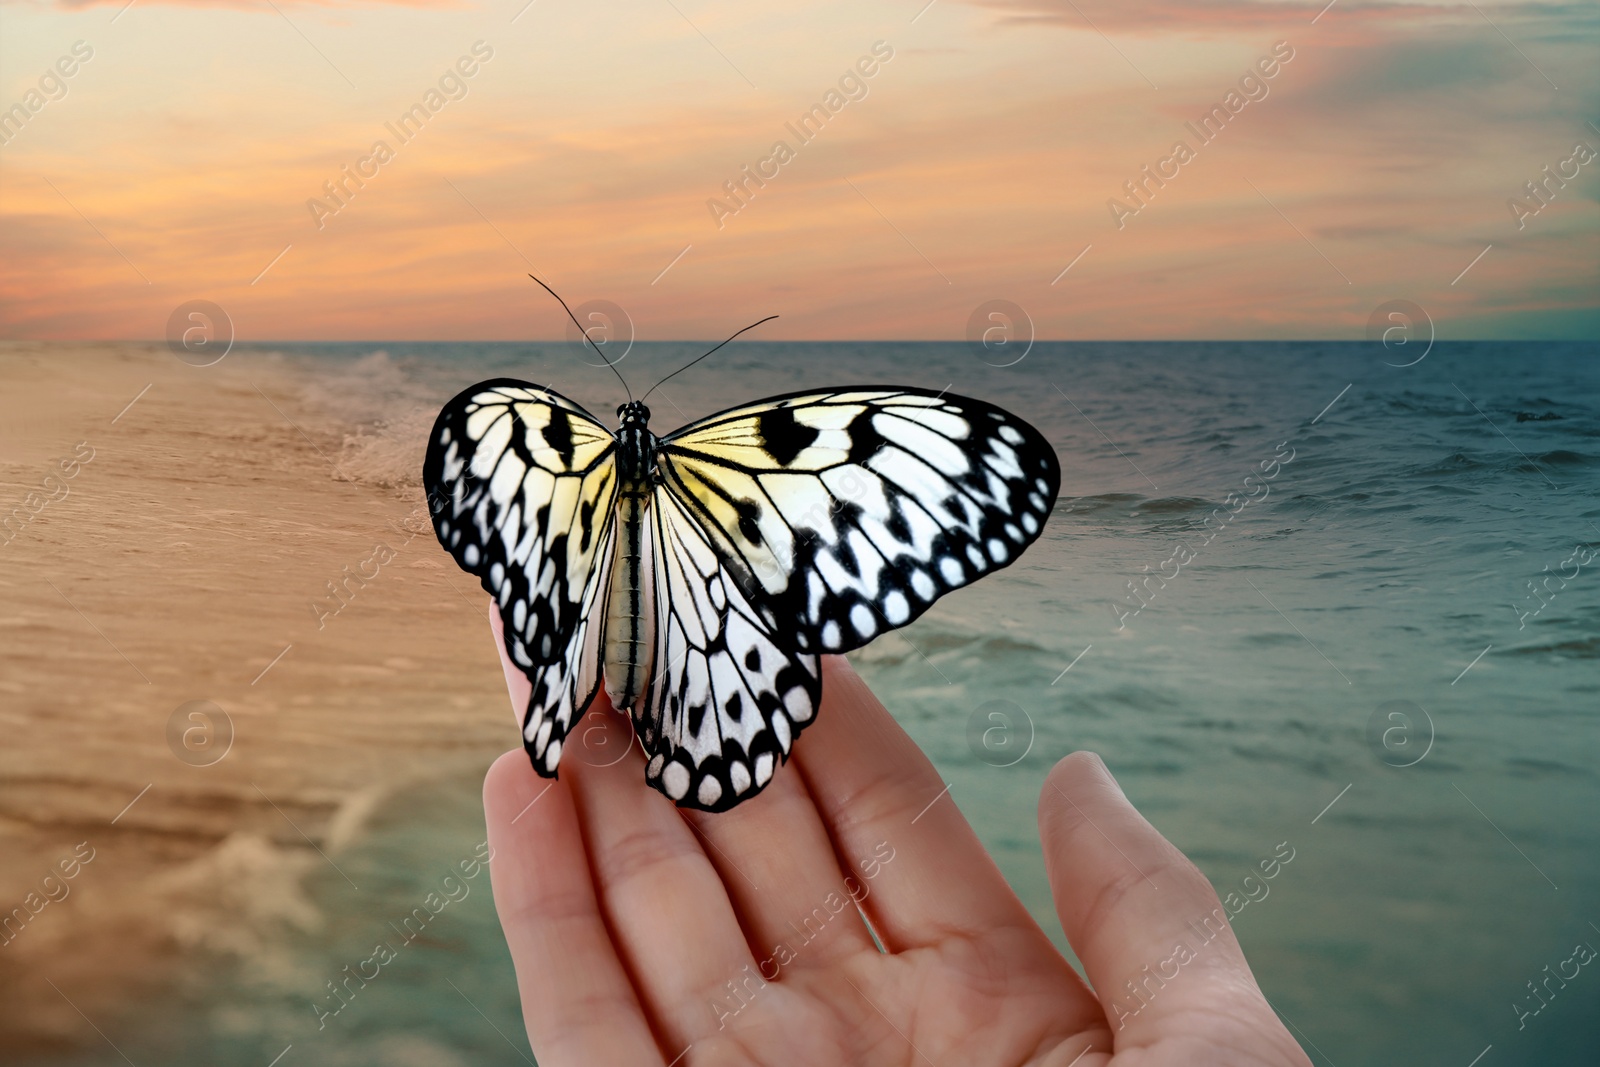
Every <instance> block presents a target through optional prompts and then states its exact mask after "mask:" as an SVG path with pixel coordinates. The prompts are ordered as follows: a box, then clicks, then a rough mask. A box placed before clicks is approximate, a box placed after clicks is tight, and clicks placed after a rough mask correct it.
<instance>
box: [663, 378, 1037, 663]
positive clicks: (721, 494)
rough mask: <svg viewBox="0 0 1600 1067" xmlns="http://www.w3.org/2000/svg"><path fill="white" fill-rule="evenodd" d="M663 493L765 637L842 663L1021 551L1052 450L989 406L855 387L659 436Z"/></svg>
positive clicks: (768, 403) (743, 410) (768, 404)
mask: <svg viewBox="0 0 1600 1067" xmlns="http://www.w3.org/2000/svg"><path fill="white" fill-rule="evenodd" d="M656 459H657V465H658V469H659V470H660V472H661V477H662V480H663V484H664V487H665V488H666V490H667V491H668V492H669V493H670V494H671V495H672V496H673V497H674V498H675V499H677V500H679V501H681V502H682V504H683V505H684V508H685V510H686V511H687V512H688V513H689V514H691V515H692V516H693V517H694V519H695V520H696V521H697V522H698V524H699V525H700V526H701V527H702V528H703V529H704V531H705V534H706V537H707V539H708V540H709V542H710V543H711V545H712V546H713V547H714V548H715V549H716V550H717V553H718V554H719V555H720V556H721V557H722V560H723V563H724V565H725V567H726V569H727V571H728V572H729V573H730V574H731V575H732V577H733V578H734V581H735V582H736V583H737V585H738V586H739V587H740V589H741V590H742V591H743V592H744V594H745V598H746V600H747V602H748V603H749V604H751V605H753V606H754V608H755V610H756V612H757V614H758V615H759V616H760V618H761V619H762V621H763V622H764V624H765V625H766V626H767V627H768V629H769V631H770V632H776V633H782V634H784V635H785V641H784V644H785V646H786V647H790V648H792V649H794V650H795V651H796V652H801V653H811V654H815V653H819V652H846V651H849V650H850V649H853V648H859V647H860V646H862V645H864V644H866V643H867V642H868V641H870V640H872V639H873V638H874V637H876V636H877V635H878V634H881V633H883V632H885V631H887V630H892V629H895V628H896V627H900V626H904V625H905V624H906V623H908V622H911V621H912V620H913V619H915V618H917V617H918V616H919V615H921V614H922V613H923V612H925V611H926V610H927V609H928V608H929V607H930V606H931V605H932V604H933V602H934V601H935V600H937V599H938V598H939V597H941V596H943V595H944V594H946V593H948V592H950V591H951V590H953V589H958V588H960V587H962V586H964V585H967V584H969V583H971V582H973V581H975V580H977V579H978V578H979V577H981V576H982V575H984V574H987V573H989V572H990V571H993V570H997V569H999V568H1001V567H1004V566H1006V565H1008V564H1010V563H1012V562H1013V561H1015V560H1016V558H1017V557H1018V556H1019V555H1020V554H1021V553H1022V550H1023V549H1024V548H1026V547H1027V546H1028V545H1029V544H1031V543H1032V542H1033V541H1034V540H1035V539H1036V538H1037V537H1038V536H1039V534H1040V532H1041V531H1042V530H1043V529H1044V524H1045V520H1046V519H1047V518H1048V517H1049V515H1050V509H1051V508H1052V507H1053V506H1054V504H1055V499H1056V493H1057V491H1058V490H1059V488H1060V484H1061V467H1060V464H1059V462H1058V461H1057V460H1056V454H1055V449H1054V448H1053V447H1051V445H1050V443H1049V442H1048V441H1046V440H1045V439H1044V437H1043V436H1042V435H1041V434H1040V433H1039V432H1038V431H1037V430H1035V429H1034V428H1033V427H1032V426H1030V425H1028V424H1027V423H1026V422H1023V421H1022V420H1021V419H1019V418H1017V417H1016V416H1014V415H1012V414H1010V413H1009V412H1006V411H1004V410H1002V409H1000V408H998V407H995V406H994V405H992V404H988V403H985V402H984V401H981V400H973V399H969V398H966V397H959V396H950V395H947V394H935V393H932V392H929V391H926V390H921V389H911V388H898V387H884V386H859V387H852V388H849V389H842V390H834V391H829V392H811V393H796V394H792V395H788V396H781V397H774V398H772V399H770V400H765V401H761V402H759V403H756V404H751V405H747V406H744V407H739V408H733V409H730V410H728V411H725V412H722V413H720V414H717V415H713V416H711V417H709V418H707V419H704V420H702V421H700V422H697V423H694V424H692V425H690V426H687V427H685V428H684V429H682V430H679V431H678V432H676V433H674V434H672V435H671V436H669V437H667V438H665V439H663V440H662V442H661V445H660V447H659V448H658V450H657V454H656Z"/></svg>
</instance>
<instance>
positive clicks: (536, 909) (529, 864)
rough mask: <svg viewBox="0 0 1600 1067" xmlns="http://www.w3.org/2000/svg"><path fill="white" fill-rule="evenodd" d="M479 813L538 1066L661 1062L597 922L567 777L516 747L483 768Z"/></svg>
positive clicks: (595, 902) (600, 922)
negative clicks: (547, 773)
mask: <svg viewBox="0 0 1600 1067" xmlns="http://www.w3.org/2000/svg"><path fill="white" fill-rule="evenodd" d="M483 810H484V816H485V818H486V820H487V823H488V828H489V847H490V849H491V852H490V855H491V857H492V861H491V862H490V864H489V876H490V880H491V884H492V885H493V887H494V903H495V910H496V911H497V912H498V913H499V915H500V925H501V926H502V927H503V928H504V929H505V935H506V944H507V946H508V947H509V948H510V949H511V959H512V962H513V963H515V964H516V968H517V987H518V990H519V992H520V993H521V996H522V1014H523V1019H524V1020H525V1022H526V1024H527V1027H528V1040H529V1042H530V1043H531V1044H532V1046H533V1051H534V1055H535V1056H537V1057H538V1059H539V1063H540V1064H541V1065H544V1067H560V1065H563V1064H574V1065H580V1064H592V1063H643V1064H650V1063H654V1064H660V1063H662V1062H663V1058H662V1057H661V1055H660V1053H659V1051H658V1049H657V1046H656V1042H655V1037H654V1035H653V1034H652V1033H651V1032H650V1024H649V1023H648V1022H647V1021H646V1019H645V1015H644V1011H643V1009H642V1007H641V1006H640V1003H639V999H638V997H637V996H636V995H635V993H634V990H633V986H632V985H631V984H630V982H629V981H628V975H627V972H626V970H625V969H624V968H623V966H622V961H621V960H619V959H618V958H617V953H616V949H615V948H614V947H613V946H612V943H611V937H610V934H609V933H607V931H606V927H605V921H604V920H603V919H602V918H601V914H600V905H599V902H598V900H597V899H596V897H595V892H594V886H593V884H592V883H591V882H590V880H589V865H588V862H587V861H586V860H585V858H584V852H583V838H582V835H581V834H580V833H579V831H578V820H577V814H576V812H575V811H574V810H573V806H572V794H571V791H570V790H569V789H568V788H567V787H566V783H564V782H552V781H547V780H545V779H542V778H540V777H539V776H538V775H537V774H535V773H534V770H533V767H532V765H531V764H530V763H529V762H528V756H527V753H525V752H523V751H522V750H521V749H516V750H514V751H511V752H507V753H506V754H505V755H503V756H501V757H500V758H499V759H497V760H496V761H495V763H494V766H492V767H490V768H489V774H488V777H486V778H485V779H484V783H483Z"/></svg>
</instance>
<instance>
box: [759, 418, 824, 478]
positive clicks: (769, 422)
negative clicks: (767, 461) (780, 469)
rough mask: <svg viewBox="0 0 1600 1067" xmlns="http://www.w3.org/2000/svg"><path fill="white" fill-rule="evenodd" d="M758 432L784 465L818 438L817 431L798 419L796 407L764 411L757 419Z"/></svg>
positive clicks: (773, 455)
mask: <svg viewBox="0 0 1600 1067" xmlns="http://www.w3.org/2000/svg"><path fill="white" fill-rule="evenodd" d="M756 432H757V433H758V434H760V435H761V444H762V446H763V447H764V448H766V450H767V451H768V452H770V453H772V458H773V459H775V460H777V461H778V463H779V464H780V465H781V466H784V467H787V466H788V465H789V464H791V463H793V462H794V461H795V457H797V456H798V455H800V453H801V452H804V451H805V450H806V449H807V448H810V447H811V445H812V443H813V442H814V441H816V439H817V431H816V430H815V429H813V428H812V427H810V426H806V425H804V424H803V423H800V422H798V421H796V420H795V417H794V409H793V408H788V407H781V408H773V409H772V410H770V411H765V412H762V413H761V415H760V416H759V417H758V418H757V419H756Z"/></svg>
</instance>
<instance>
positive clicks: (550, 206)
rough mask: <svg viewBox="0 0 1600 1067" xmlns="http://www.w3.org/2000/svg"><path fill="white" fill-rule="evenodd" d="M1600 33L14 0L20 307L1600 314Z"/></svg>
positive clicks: (121, 317)
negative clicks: (588, 306)
mask: <svg viewBox="0 0 1600 1067" xmlns="http://www.w3.org/2000/svg"><path fill="white" fill-rule="evenodd" d="M925 5H926V6H925ZM788 6H789V5H785V7H788ZM1597 44H1600V8H1597V7H1596V5H1595V4H1593V3H1592V2H1572V3H1565V2H1555V3H1487V2H1486V3H1472V2H1469V3H1465V4H1457V3H1382V2H1359V0H1335V2H1334V3H1333V4H1331V5H1329V4H1327V0H1314V2H1312V3H1300V2H1296V0H1282V2H1278V0H1218V2H1210V0H1122V2H1114V0H933V2H932V3H931V4H929V3H927V2H926V0H893V2H865V3H863V2H849V3H847V2H831V3H830V2H823V3H819V4H814V5H810V6H809V7H808V8H807V9H806V10H805V12H804V13H803V14H797V13H796V12H794V11H792V10H779V8H778V5H751V4H748V3H733V2H731V0H618V2H616V3H611V4H606V5H588V4H579V3H575V2H573V0H532V2H529V0H494V2H479V0H437V2H436V0H407V2H397V3H384V2H368V3H330V2H316V0H309V2H306V0H301V2H295V0H185V2H158V0H133V2H132V3H131V4H130V3H128V0H109V2H99V0H66V2H62V0H54V2H46V0H27V2H22V3H6V2H0V109H7V110H5V111H3V112H0V339H157V338H161V337H163V336H165V335H166V333H167V330H168V324H169V320H171V319H172V318H173V315H174V311H175V309H180V308H184V307H186V306H188V302H190V301H194V300H207V301H211V302H213V303H215V304H216V305H218V306H220V307H221V308H222V309H224V311H225V312H226V314H227V316H228V318H229V320H230V321H231V324H232V329H233V331H234V334H235V336H236V338H237V339H239V340H242V341H278V340H295V339H306V340H311V339H344V340H380V339H395V340H399V339H459V340H479V339H481V340H518V339H532V338H550V337H557V336H560V335H561V333H562V330H563V326H564V321H565V320H564V317H563V316H562V313H561V311H560V308H559V307H556V306H555V305H554V304H553V303H552V302H551V301H550V300H549V298H548V297H546V296H545V295H544V294H543V292H542V291H540V290H539V289H538V288H537V287H536V286H534V284H533V283H532V282H531V281H529V280H528V278H527V275H528V273H530V272H532V273H536V274H538V275H539V276H540V277H541V278H543V279H545V280H546V281H547V282H549V283H550V284H551V285H552V286H554V287H555V288H556V289H557V290H558V291H559V292H561V293H562V295H563V296H565V297H566V298H567V301H568V303H570V304H573V305H578V304H581V303H585V302H588V301H593V300H608V301H611V302H612V303H614V304H616V305H617V306H619V307H621V308H623V309H624V310H625V311H626V314H627V317H628V319H629V320H630V321H631V323H632V328H633V330H634V332H635V335H636V336H637V337H638V338H639V339H641V340H654V339H681V338H718V337H721V336H725V335H726V334H727V333H730V332H731V331H732V330H733V329H736V328H737V327H738V326H741V325H744V324H745V323H747V322H751V321H754V320H755V319H757V318H760V317H762V316H764V315H769V314H777V315H780V316H781V317H780V318H779V320H778V321H776V322H773V323H770V324H768V325H767V326H764V327H762V336H763V337H766V338H768V339H857V338H859V339H895V338H899V339H928V340H959V339H961V338H963V337H964V336H966V335H967V331H968V329H969V322H970V321H971V320H972V318H973V316H974V314H975V313H980V319H981V318H982V314H983V313H981V312H980V309H981V307H982V306H983V305H985V304H986V302H988V301H991V300H1005V301H1009V302H1010V303H1011V304H1013V305H1015V306H1016V307H1018V308H1021V309H1022V312H1023V313H1024V315H1025V316H1026V319H1027V321H1028V323H1029V324H1030V326H1029V327H1027V328H1031V330H1032V331H1033V333H1034V334H1035V335H1036V336H1037V337H1040V338H1044V339H1075V338H1094V339H1106V338H1129V339H1136V338H1137V339H1144V338H1149V339H1186V338H1193V339H1199V338H1246V339H1279V338H1335V339H1350V340H1357V339H1361V338H1363V337H1365V336H1367V330H1368V326H1369V322H1370V321H1371V320H1372V319H1373V316H1374V315H1380V317H1381V315H1382V314H1383V312H1382V310H1381V309H1382V308H1384V307H1386V306H1388V305H1389V304H1390V302H1392V301H1397V300H1403V301H1410V302H1411V303H1412V304H1414V305H1415V306H1417V307H1420V308H1421V309H1423V311H1424V312H1425V314H1426V316H1427V318H1428V319H1429V320H1431V322H1432V324H1433V326H1434V328H1435V329H1436V331H1437V334H1438V336H1439V337H1441V338H1446V339H1448V338H1474V337H1503V338H1550V337H1574V338H1595V337H1600V297H1597V293H1600V210H1597V199H1600V180H1597V179H1596V174H1597V173H1600V156H1597V155H1596V153H1600V128H1597V126H1596V125H1595V123H1596V122H1600V106H1597V105H1600V64H1597V63H1596V62H1595V58H1596V54H1597V50H1596V46H1597ZM68 70H70V71H71V74H70V75H68V74H65V73H63V72H64V71H68ZM467 71H470V72H471V73H470V75H469V74H467V73H465V72H467ZM868 71H870V73H866V72H868ZM1230 93H1231V94H1233V95H1231V96H1230V95H1229V94H1230ZM430 94H431V95H430ZM414 107H415V111H412V110H411V109H413V108H414ZM813 109H815V110H813ZM1213 109H1215V110H1213ZM408 113H410V114H412V115H413V118H412V125H411V126H402V125H401V124H400V120H401V118H402V116H405V115H407V114H408ZM806 115H810V116H811V120H810V125H805V126H802V125H801V123H800V120H801V118H802V116H806ZM1208 115H1210V116H1212V119H1211V123H1210V125H1209V126H1203V125H1202V119H1203V118H1204V117H1206V116H1208ZM418 127H420V128H418ZM380 142H381V147H380ZM780 142H781V144H782V148H781V149H780V148H779V147H778V146H779V144H780ZM1180 143H1181V144H1182V146H1183V147H1182V149H1180V148H1179V145H1180ZM1146 168H1148V170H1147V169H1146ZM1546 168H1549V169H1548V170H1546ZM752 175H753V176H752ZM763 175H765V176H764V177H763ZM1530 182H1543V183H1544V184H1543V185H1542V186H1539V187H1537V188H1538V190H1539V193H1540V195H1539V196H1537V197H1536V196H1535V195H1534V194H1533V193H1532V192H1530V191H1529V188H1528V183H1530ZM1130 185H1131V186H1132V191H1131V192H1130V191H1129V187H1130ZM730 188H731V189H732V191H731V192H730ZM1018 328H1019V329H1020V328H1023V327H1018Z"/></svg>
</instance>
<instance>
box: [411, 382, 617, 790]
mask: <svg viewBox="0 0 1600 1067" xmlns="http://www.w3.org/2000/svg"><path fill="white" fill-rule="evenodd" d="M615 455H616V440H615V438H614V437H613V436H612V435H611V433H610V431H609V430H607V429H606V428H605V427H604V426H602V425H601V424H600V423H599V422H598V421H597V420H596V419H595V418H594V417H593V416H592V415H590V414H589V413H588V412H586V411H584V410H583V408H581V407H579V406H578V405H577V404H574V403H573V402H572V401H570V400H568V399H567V398H565V397H563V396H561V395H560V394H558V393H555V392H553V391H551V390H549V389H541V388H539V387H538V386H535V385H531V384H529V383H527V382H522V381H517V380H515V379H509V378H501V379H494V380H491V381H486V382H480V383H478V384H477V385H474V386H472V387H471V388H469V389H466V390H464V391H463V392H461V393H460V394H458V395H457V396H456V397H455V398H454V399H452V400H451V401H450V402H449V403H448V404H446V405H445V406H444V408H443V409H442V410H441V411H440V412H439V417H438V419H437V420H436V421H435V423H434V427H433V432H432V434H431V435H430V437H429V440H428V451H427V457H426V459H425V460H424V462H423V485H424V488H425V489H426V491H427V494H428V503H429V508H430V510H431V511H432V513H433V525H434V532H435V534H436V535H437V536H438V538H439V543H440V544H441V545H443V546H444V548H445V549H446V550H447V551H449V552H450V554H451V555H452V556H454V557H455V560H456V562H457V563H458V564H460V566H461V567H462V569H463V570H466V571H467V572H469V573H471V574H473V575H475V576H476V577H477V578H478V580H479V581H480V582H481V583H482V585H483V588H484V589H485V590H486V591H487V592H488V593H489V594H490V595H491V596H492V597H494V599H495V604H496V606H497V608H498V610H499V612H500V618H501V622H502V624H503V629H504V633H505V645H506V653H507V655H508V656H509V657H510V659H511V661H512V662H513V663H515V664H516V665H517V666H518V667H519V668H520V669H521V670H522V671H523V673H524V674H526V675H527V676H528V678H529V680H530V682H531V683H532V684H533V694H532V697H531V699H530V702H529V705H528V708H527V709H526V711H525V713H524V716H523V738H524V742H525V743H526V745H527V746H528V750H529V752H530V753H531V754H532V755H533V758H534V766H535V767H536V768H537V769H538V770H539V772H540V773H541V774H545V775H550V776H553V775H554V774H555V769H556V763H557V761H558V760H559V758H560V752H561V742H562V739H563V738H564V736H565V735H566V733H567V731H568V730H570V729H571V727H572V725H573V724H574V723H575V722H576V721H577V718H578V716H579V715H581V714H582V713H583V711H584V709H586V708H587V707H588V705H589V702H590V701H591V700H592V699H593V698H594V694H595V692H596V690H597V689H598V686H599V677H600V664H599V658H600V649H599V633H598V631H599V629H600V628H601V627H602V625H603V621H602V620H603V618H604V610H603V609H604V594H605V590H606V579H607V576H608V575H609V573H610V565H611V555H612V551H613V543H614V526H615V523H614V521H613V519H614V515H615V507H614V505H615V501H616V494H617V475H616V462H615Z"/></svg>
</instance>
